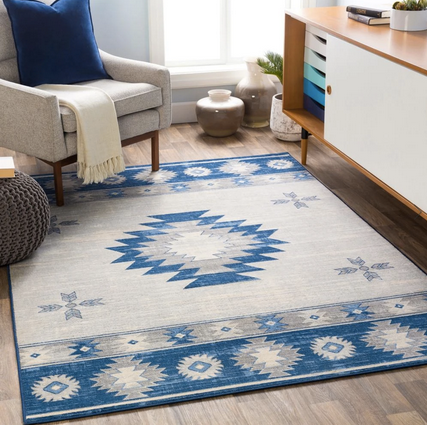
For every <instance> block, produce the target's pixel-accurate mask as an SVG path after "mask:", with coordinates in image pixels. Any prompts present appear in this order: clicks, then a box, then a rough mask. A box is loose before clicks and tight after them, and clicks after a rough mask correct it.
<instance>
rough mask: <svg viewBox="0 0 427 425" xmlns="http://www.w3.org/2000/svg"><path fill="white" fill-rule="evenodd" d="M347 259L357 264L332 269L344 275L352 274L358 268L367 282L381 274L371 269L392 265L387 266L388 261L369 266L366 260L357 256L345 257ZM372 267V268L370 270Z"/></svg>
mask: <svg viewBox="0 0 427 425" xmlns="http://www.w3.org/2000/svg"><path fill="white" fill-rule="evenodd" d="M347 260H348V261H350V263H351V264H353V265H355V266H357V267H342V268H339V269H334V270H336V271H339V273H338V275H344V274H353V273H356V272H357V271H358V270H360V271H361V272H362V273H363V277H364V278H366V279H367V280H368V281H369V282H371V281H372V280H374V279H380V280H382V279H381V276H380V275H379V274H378V273H377V272H375V271H372V270H385V269H393V268H394V267H393V266H389V264H390V263H375V264H372V266H371V267H368V266H366V262H365V261H364V260H362V259H361V258H360V257H357V258H356V259H353V258H347ZM371 269H372V270H371Z"/></svg>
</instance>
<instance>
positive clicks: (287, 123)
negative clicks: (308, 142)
mask: <svg viewBox="0 0 427 425" xmlns="http://www.w3.org/2000/svg"><path fill="white" fill-rule="evenodd" d="M270 128H271V131H272V132H273V134H274V135H275V136H276V137H277V138H278V139H280V140H286V141H288V142H297V141H300V140H301V126H299V125H298V124H297V123H296V122H295V121H294V120H292V119H291V118H289V117H288V116H287V115H285V114H284V113H283V112H282V95H281V94H280V93H278V94H275V95H274V96H273V102H272V104H271V116H270Z"/></svg>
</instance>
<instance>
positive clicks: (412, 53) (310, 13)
mask: <svg viewBox="0 0 427 425" xmlns="http://www.w3.org/2000/svg"><path fill="white" fill-rule="evenodd" d="M391 3H392V1H391V2H390V4H391ZM286 13H287V14H288V15H290V16H291V17H293V18H294V19H298V20H299V21H302V22H304V23H306V24H311V25H313V26H315V27H318V28H320V29H322V30H324V31H326V32H327V33H328V34H331V35H334V36H336V37H338V38H341V39H343V40H346V41H348V42H350V43H352V44H355V45H356V46H359V47H362V48H363V49H366V50H369V51H371V52H373V53H375V54H377V55H379V56H382V57H385V58H387V59H390V60H392V61H393V62H396V63H399V64H401V65H403V66H406V67H407V68H410V69H413V70H415V71H418V72H420V73H422V74H425V75H427V31H412V32H405V31H396V30H392V29H390V26H389V25H378V26H370V25H365V24H362V23H360V22H357V21H354V20H352V19H349V18H348V17H347V12H346V8H345V6H338V7H316V8H308V9H292V10H287V11H286Z"/></svg>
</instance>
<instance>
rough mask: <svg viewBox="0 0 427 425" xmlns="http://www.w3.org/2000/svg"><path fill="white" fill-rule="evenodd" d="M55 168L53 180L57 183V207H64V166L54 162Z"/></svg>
mask: <svg viewBox="0 0 427 425" xmlns="http://www.w3.org/2000/svg"><path fill="white" fill-rule="evenodd" d="M52 167H53V178H54V182H55V198H56V205H58V207H62V206H63V205H64V188H63V186H62V166H61V163H60V162H54V163H53V164H52Z"/></svg>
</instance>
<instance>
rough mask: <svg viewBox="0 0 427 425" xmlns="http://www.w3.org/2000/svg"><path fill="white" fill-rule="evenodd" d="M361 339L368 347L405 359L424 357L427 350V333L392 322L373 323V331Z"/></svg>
mask: <svg viewBox="0 0 427 425" xmlns="http://www.w3.org/2000/svg"><path fill="white" fill-rule="evenodd" d="M361 339H362V341H365V342H366V343H367V346H368V347H373V348H375V349H376V350H383V351H386V352H387V351H390V352H392V353H393V354H394V355H400V356H402V358H404V359H407V358H411V357H420V356H423V355H425V354H426V350H427V336H426V335H425V331H422V330H420V329H418V328H411V327H409V326H403V325H402V324H400V323H397V322H396V323H393V321H392V320H384V321H382V322H375V323H372V327H371V330H370V331H369V332H368V333H367V335H365V336H363V337H362V338H361Z"/></svg>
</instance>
